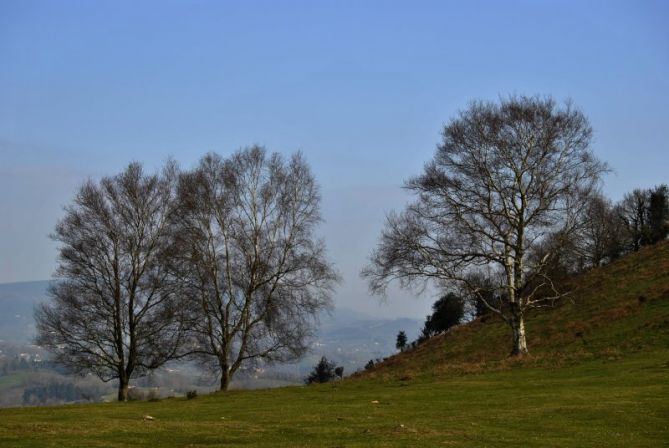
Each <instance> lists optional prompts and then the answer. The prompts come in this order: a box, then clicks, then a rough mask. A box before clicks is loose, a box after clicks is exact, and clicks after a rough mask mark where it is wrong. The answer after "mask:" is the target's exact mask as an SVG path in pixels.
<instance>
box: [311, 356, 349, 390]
mask: <svg viewBox="0 0 669 448" xmlns="http://www.w3.org/2000/svg"><path fill="white" fill-rule="evenodd" d="M334 370H335V363H333V362H330V361H328V359H327V358H326V357H325V356H323V357H322V358H321V360H320V361H319V362H318V364H316V365H315V366H314V370H312V371H311V373H310V374H309V376H308V377H307V378H306V379H305V380H304V382H305V383H307V384H312V383H327V382H328V381H331V380H333V379H334V378H335V372H334ZM342 372H343V371H342Z"/></svg>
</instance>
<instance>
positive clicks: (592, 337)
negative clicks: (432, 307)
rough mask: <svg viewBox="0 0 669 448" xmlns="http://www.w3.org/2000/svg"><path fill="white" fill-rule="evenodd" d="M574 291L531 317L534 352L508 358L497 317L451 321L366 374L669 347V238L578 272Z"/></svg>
mask: <svg viewBox="0 0 669 448" xmlns="http://www.w3.org/2000/svg"><path fill="white" fill-rule="evenodd" d="M573 282H574V283H573V287H572V293H571V295H570V296H569V297H568V298H567V299H566V300H564V301H563V302H562V303H561V304H560V305H559V306H556V307H555V308H549V309H542V310H536V311H534V312H533V313H530V315H529V316H528V319H527V324H526V325H527V337H528V346H529V350H530V356H528V357H526V358H525V359H510V358H509V357H508V354H509V351H510V348H511V331H510V329H509V328H508V326H507V325H506V324H504V323H503V322H502V321H501V319H499V318H498V317H496V316H490V317H486V318H485V319H483V320H482V319H478V320H476V321H474V322H471V323H469V324H466V325H460V326H458V327H456V328H452V329H451V330H450V331H448V332H447V333H446V334H442V335H439V336H436V337H434V338H432V339H430V340H428V341H426V342H425V343H423V344H421V345H420V346H418V347H417V348H415V349H413V350H411V351H408V352H405V353H401V354H397V355H395V356H393V357H391V358H388V359H387V361H386V362H384V363H382V364H379V365H378V366H376V367H375V368H374V369H373V370H372V371H371V372H365V373H364V374H362V376H369V377H379V376H381V377H387V376H391V377H392V376H416V375H425V374H434V375H441V374H444V373H446V372H453V373H458V372H477V371H482V370H490V369H492V370H497V369H506V368H509V367H510V366H516V365H525V366H532V365H536V366H547V367H557V366H561V365H569V364H573V363H575V362H579V361H585V360H588V359H595V358H604V359H607V360H609V361H612V360H615V359H618V358H620V357H623V356H627V355H630V354H631V353H635V352H639V351H644V350H646V351H648V350H653V349H655V348H666V347H669V241H666V242H663V243H661V244H658V245H656V246H653V247H645V248H643V249H642V250H641V251H639V252H637V253H634V254H631V255H628V256H626V257H623V258H622V259H620V260H617V261H616V262H614V263H612V264H610V265H608V266H604V267H601V268H597V269H593V270H591V271H589V272H586V273H584V274H582V275H580V276H578V277H577V278H575V279H573Z"/></svg>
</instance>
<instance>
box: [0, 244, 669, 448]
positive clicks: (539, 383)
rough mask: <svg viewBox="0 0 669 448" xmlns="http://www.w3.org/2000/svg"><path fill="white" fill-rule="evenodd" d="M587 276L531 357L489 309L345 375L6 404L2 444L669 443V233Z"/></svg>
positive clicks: (535, 339)
mask: <svg viewBox="0 0 669 448" xmlns="http://www.w3.org/2000/svg"><path fill="white" fill-rule="evenodd" d="M575 285H576V287H577V288H576V289H575V293H574V296H573V301H572V302H569V303H566V304H564V305H562V306H561V307H559V308H556V309H553V310H549V311H548V312H546V313H542V314H536V315H534V316H531V317H530V319H529V322H528V336H529V343H530V350H531V353H532V354H531V355H530V356H528V357H526V358H524V359H522V360H509V358H508V357H507V353H508V351H509V345H510V344H509V334H508V329H507V328H506V327H505V326H504V325H503V324H501V323H499V322H497V321H496V320H495V319H489V320H488V321H487V322H480V321H477V322H473V323H472V324H470V325H464V326H461V327H459V328H457V329H454V330H453V331H451V332H449V333H448V334H446V335H443V336H440V337H437V338H434V339H432V340H430V341H428V342H427V343H425V344H423V345H421V346H420V347H419V348H417V349H416V350H414V351H411V352H408V353H402V354H399V355H396V356H393V357H391V358H390V359H388V361H386V362H385V363H382V364H380V365H378V366H377V367H375V368H374V369H373V370H372V371H369V372H365V373H364V374H360V375H358V376H357V377H356V378H354V379H345V380H344V381H343V382H335V383H329V384H323V385H319V386H308V387H306V386H298V387H284V388H279V389H272V390H256V391H231V392H227V393H215V394H211V395H207V396H203V397H198V398H196V399H193V400H186V399H183V398H170V399H164V400H162V401H157V402H134V403H107V404H94V405H69V406H62V407H53V408H24V409H0V446H3V447H5V446H6V447H42V446H54V447H55V446H68V447H124V446H140V447H156V446H161V447H165V446H190V447H205V446H208V447H211V446H235V447H236V446H254V447H255V446H267V447H270V446H271V447H277V446H278V447H393V446H396V447H426V446H428V447H432V446H462V447H481V446H486V447H497V446H499V447H506V446H523V447H544V446H549V447H555V446H560V447H569V446H574V447H588V446H592V447H606V448H612V447H625V448H627V447H658V446H667V440H669V420H667V415H669V243H665V244H661V245H659V246H656V247H653V248H647V249H644V250H643V251H641V252H640V253H637V254H633V255H631V256H629V257H626V258H625V259H622V260H620V261H618V262H616V263H614V264H612V265H610V266H607V267H605V268H602V269H597V270H594V271H592V272H590V273H587V274H585V275H583V276H581V277H580V278H578V279H577V281H576V283H575ZM149 416H150V417H149Z"/></svg>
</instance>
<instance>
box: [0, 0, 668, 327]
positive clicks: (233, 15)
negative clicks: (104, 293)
mask: <svg viewBox="0 0 669 448" xmlns="http://www.w3.org/2000/svg"><path fill="white" fill-rule="evenodd" d="M668 5H669V2H666V1H657V2H647V1H628V2H614V1H600V2H596V1H583V0H579V1H575V2H566V1H559V2H550V1H539V0H532V1H491V2H476V1H457V2H455V1H454V2H448V1H435V2H422V1H401V2H399V1H398V2H390V1H384V2H372V1H350V2H348V1H333V2H325V1H305V2H288V1H267V2H251V1H243V2H241V1H240V2H236V3H228V2H222V1H211V2H206V1H185V0H184V1H180V2H174V1H165V0H161V1H155V2H152V1H126V2H124V1H113V2H112V1H110V2H103V1H88V0H84V1H78V2H74V1H63V0H58V1H56V0H53V1H30V0H16V1H12V0H0V282H12V281H23V280H36V279H46V278H49V277H50V275H51V273H52V272H53V270H54V266H55V256H56V247H55V245H54V244H53V243H52V242H51V241H49V239H48V238H47V235H48V234H49V232H50V231H51V229H52V228H53V226H54V224H55V223H56V221H57V219H58V218H59V217H60V216H61V213H62V212H61V211H62V206H63V205H65V204H67V203H68V202H69V201H70V199H71V198H72V196H73V193H74V190H75V188H76V187H77V186H78V185H79V184H81V182H82V181H83V180H84V179H86V178H87V177H89V176H90V177H93V178H98V177H99V176H102V175H106V174H114V173H116V172H118V171H120V170H121V169H123V168H124V166H125V165H126V164H127V163H128V162H130V161H131V160H137V161H140V162H143V163H144V164H145V165H146V166H147V167H148V168H149V169H155V168H157V167H158V166H160V165H161V164H162V163H163V162H164V161H165V160H166V159H167V158H168V157H169V156H172V157H174V158H175V159H176V160H177V161H179V162H180V163H181V165H182V166H183V167H186V168H188V167H192V166H193V165H194V164H195V163H196V161H197V159H198V158H199V157H200V156H202V155H203V154H204V153H205V152H207V151H217V152H220V153H222V154H229V153H230V152H232V151H234V150H236V149H238V148H240V147H243V146H247V145H250V144H255V143H258V144H262V145H265V146H266V147H267V148H268V149H270V150H272V151H280V152H282V153H286V154H288V153H290V152H293V151H296V150H301V151H303V152H304V154H305V155H306V158H307V160H308V161H309V162H310V164H311V166H312V168H313V170H314V172H315V175H316V176H317V178H318V180H319V181H320V183H321V186H322V191H323V212H324V217H325V219H326V222H325V224H324V225H323V226H322V228H321V230H322V233H323V235H324V236H325V237H326V239H327V242H328V246H329V248H330V255H331V258H332V259H333V260H334V261H335V262H336V264H337V266H338V268H339V270H340V271H341V272H342V274H343V277H344V283H343V284H342V286H341V287H340V288H339V291H338V293H337V297H336V300H337V304H339V305H345V306H349V307H353V308H355V309H358V310H361V311H367V312H374V313H377V314H381V315H384V316H396V315H407V316H418V317H421V316H424V315H425V314H426V313H427V311H428V308H429V305H430V303H431V302H432V301H433V297H423V298H418V299H415V298H414V294H412V293H411V292H397V291H395V292H393V293H392V294H391V295H390V297H389V299H388V303H387V304H386V305H382V306H380V305H379V302H378V299H376V298H373V297H369V296H368V294H367V290H366V287H365V284H364V283H363V282H362V281H361V280H360V279H359V277H358V272H359V270H360V268H361V267H362V266H363V264H364V263H365V260H366V258H367V257H368V255H369V252H370V250H371V249H372V248H373V247H374V244H375V242H376V239H377V236H378V234H379V231H380V230H381V228H382V225H383V218H384V216H385V214H386V213H387V212H388V211H390V210H392V209H395V208H400V207H402V205H403V204H404V203H405V202H406V200H407V197H406V196H405V195H404V193H403V192H402V190H401V188H400V187H401V185H402V182H403V180H405V179H407V178H408V177H410V176H412V175H415V174H417V173H419V171H420V170H421V167H422V165H423V163H424V162H425V161H427V160H428V159H429V158H431V157H432V155H433V153H434V149H435V145H436V144H437V143H438V141H439V132H440V129H441V127H442V126H443V124H444V123H446V122H447V121H448V120H449V119H450V118H451V117H453V116H454V114H455V113H456V112H457V111H458V110H459V109H462V108H464V107H466V106H467V104H468V102H469V101H470V100H472V99H492V100H495V99H497V98H499V96H500V95H501V96H504V95H508V94H514V93H518V94H529V95H533V94H542V95H544V94H549V95H552V96H554V97H555V98H556V99H559V100H564V99H566V98H572V99H573V100H574V102H575V103H576V104H577V105H578V106H579V107H581V108H582V109H583V111H584V112H585V113H586V115H587V116H588V117H589V118H590V120H591V122H592V125H593V127H594V129H595V142H594V147H593V149H594V150H595V152H596V153H597V154H598V155H599V156H600V157H601V158H602V159H604V160H606V161H608V162H609V163H610V164H611V166H612V167H613V168H614V169H615V171H616V173H615V174H614V175H611V176H609V177H608V178H607V179H606V185H605V187H604V191H605V193H606V194H608V195H609V196H610V197H611V198H613V199H619V198H620V197H621V196H622V194H623V193H624V192H626V191H629V190H631V189H632V188H634V187H650V186H652V185H655V184H658V183H662V182H669V174H668V173H669V171H668V168H669V163H668V162H669V144H668V142H669V6H668Z"/></svg>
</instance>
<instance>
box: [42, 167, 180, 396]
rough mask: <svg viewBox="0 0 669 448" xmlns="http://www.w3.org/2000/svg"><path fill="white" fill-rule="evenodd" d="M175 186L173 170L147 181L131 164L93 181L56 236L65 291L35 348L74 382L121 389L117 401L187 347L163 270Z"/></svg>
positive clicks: (45, 317)
mask: <svg viewBox="0 0 669 448" xmlns="http://www.w3.org/2000/svg"><path fill="white" fill-rule="evenodd" d="M176 177H177V173H176V168H175V166H174V165H173V164H169V165H168V167H167V168H166V169H165V170H164V171H163V172H162V173H160V174H156V175H147V174H145V173H144V172H143V170H142V167H141V166H140V165H139V164H137V163H133V164H130V165H129V166H128V168H127V169H126V170H125V171H124V172H123V173H121V174H119V175H117V176H114V177H105V178H103V179H102V180H101V181H100V182H99V183H96V182H93V181H88V182H86V183H85V184H84V185H83V186H82V187H81V188H80V189H79V191H78V192H77V194H76V196H75V198H74V201H73V203H72V204H71V205H69V206H68V207H67V208H66V209H65V217H64V218H63V219H62V220H61V221H60V222H59V223H58V225H57V226H56V229H55V232H54V234H53V235H52V238H53V239H54V240H55V241H57V242H59V243H60V254H59V264H58V268H57V271H56V278H57V280H58V281H57V282H55V283H54V284H53V286H52V287H51V289H50V292H49V295H50V297H51V301H50V302H47V303H45V304H43V305H41V306H39V307H38V308H37V309H36V310H35V318H36V322H37V330H38V336H37V339H36V340H37V343H38V344H39V345H42V346H44V347H46V348H47V349H49V350H50V351H52V352H53V353H54V356H55V359H56V361H58V362H59V363H62V364H64V365H66V366H67V367H69V368H71V369H72V370H74V371H76V372H79V373H87V372H92V373H94V374H96V375H97V376H98V377H100V378H101V379H102V380H103V381H110V380H118V382H119V389H118V399H119V401H125V400H127V398H128V384H129V381H130V379H131V378H135V377H138V376H141V375H144V374H145V373H146V372H147V371H148V370H150V369H155V368H157V367H159V366H161V365H162V364H164V363H165V362H166V361H168V360H169V359H171V358H173V357H175V356H176V355H177V354H178V347H179V345H180V343H181V341H182V337H183V333H184V323H183V321H182V319H181V318H180V308H179V307H177V303H176V294H175V292H176V291H177V288H176V285H175V284H174V283H173V281H172V279H171V277H170V275H169V274H168V272H167V270H166V269H164V267H163V266H164V265H165V263H164V260H165V259H166V258H169V257H170V256H171V253H170V252H171V250H172V237H171V234H172V232H171V230H170V225H169V222H170V221H171V214H172V212H173V210H174V204H175V201H174V196H175V194H174V193H175V185H176Z"/></svg>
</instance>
